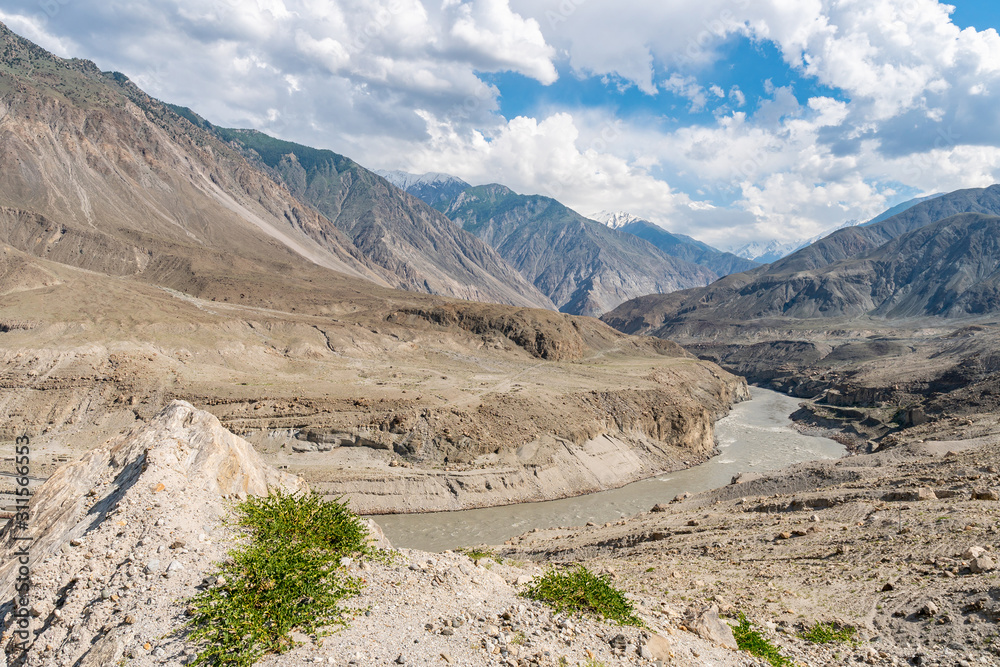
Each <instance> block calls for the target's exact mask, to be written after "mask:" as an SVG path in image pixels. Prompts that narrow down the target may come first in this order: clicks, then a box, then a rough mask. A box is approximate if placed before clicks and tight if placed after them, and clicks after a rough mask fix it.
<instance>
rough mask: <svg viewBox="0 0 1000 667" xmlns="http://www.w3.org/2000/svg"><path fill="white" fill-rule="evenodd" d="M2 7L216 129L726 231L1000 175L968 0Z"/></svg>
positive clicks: (32, 30)
mask: <svg viewBox="0 0 1000 667" xmlns="http://www.w3.org/2000/svg"><path fill="white" fill-rule="evenodd" d="M0 21H3V22H4V23H6V24H7V25H8V26H9V27H10V28H11V29H13V30H15V31H16V32H19V33H20V34H22V35H24V36H26V37H28V38H29V39H32V40H34V41H36V42H38V43H39V44H41V45H42V46H44V47H46V48H48V49H50V50H52V51H54V52H55V53H57V54H59V55H62V56H66V57H70V56H72V57H83V58H89V59H91V60H94V61H95V62H96V63H97V64H98V65H99V66H100V67H101V68H102V69H105V70H110V69H114V70H118V71H121V72H124V73H125V74H127V75H128V76H130V77H131V78H132V79H133V80H134V81H135V82H136V83H137V84H138V85H140V86H141V87H143V88H144V89H146V90H147V91H148V92H150V93H151V94H153V95H155V96H157V97H159V98H161V99H164V100H167V101H170V102H173V103H176V104H183V105H187V106H190V107H192V108H193V109H195V110H196V111H198V112H199V113H201V114H202V115H204V116H206V117H207V118H209V119H210V120H212V121H213V122H216V123H219V124H223V125H229V126H242V127H254V128H257V129H260V130H263V131H265V132H270V133H272V134H275V135H277V136H280V137H283V138H287V139H291V140H295V141H301V142H303V143H306V144H309V145H313V146H317V147H323V148H331V149H333V150H336V151H338V152H341V153H344V154H346V155H349V156H351V157H353V158H354V159H356V160H358V161H360V162H361V163H362V164H364V165H366V166H369V167H371V168H386V169H404V170H407V171H412V172H418V173H419V172H423V171H442V172H447V173H453V174H455V175H456V176H459V177H461V178H464V179H465V180H467V181H469V182H472V183H485V182H494V181H496V182H501V183H504V184H506V185H509V186H510V187H512V188H514V189H515V190H518V191H520V192H525V193H540V194H546V195H550V196H554V197H556V198H558V199H560V200H562V201H563V202H564V203H566V204H568V205H570V206H572V207H573V208H575V209H577V210H578V211H580V212H581V213H584V214H585V215H596V214H597V213H598V212H600V211H617V210H624V211H628V212H631V213H633V214H636V215H640V216H642V217H645V218H647V219H649V220H652V221H653V222H656V223H658V224H660V225H662V226H664V227H665V228H667V229H670V230H672V231H677V232H681V233H685V234H689V235H691V236H694V237H696V238H699V239H702V240H705V241H707V242H709V243H712V244H714V245H716V246H722V247H727V246H735V245H739V244H740V243H744V242H748V241H761V240H770V239H780V240H785V241H792V240H796V239H801V238H808V237H811V236H814V235H816V234H818V233H820V232H822V231H825V230H827V229H830V228H833V227H836V226H839V225H840V224H842V223H844V222H846V221H849V220H865V219H869V218H871V217H874V216H875V215H877V214H878V213H880V212H881V211H882V210H884V209H886V208H888V207H890V206H892V205H894V204H896V203H898V202H900V201H902V200H904V199H907V198H910V197H913V196H916V195H920V194H929V193H933V192H941V191H949V190H954V189H958V188H962V187H981V186H985V185H989V184H992V183H994V182H997V181H998V180H1000V114H998V112H997V109H1000V35H998V34H997V32H996V29H995V28H996V27H997V26H1000V8H998V7H997V5H996V4H995V3H992V2H986V1H984V0H976V1H965V2H959V3H956V4H954V5H952V4H943V3H940V2H938V1H937V0H864V1H861V0H851V1H847V0H701V1H700V2H698V3H681V2H675V1H672V0H671V1H664V0H630V1H627V2H613V1H612V0H433V1H432V0H329V1H325V2H315V1H314V0H130V2H127V3H123V2H117V3H116V2H111V3H109V2H106V1H105V2H98V1H97V0H72V1H69V0H65V1H64V0H58V1H54V2H51V3H39V2H38V1H37V0H7V1H6V2H5V3H4V7H3V8H2V9H0Z"/></svg>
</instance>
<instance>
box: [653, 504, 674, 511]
mask: <svg viewBox="0 0 1000 667" xmlns="http://www.w3.org/2000/svg"><path fill="white" fill-rule="evenodd" d="M649 511H650V512H657V513H660V512H669V511H670V507H669V506H668V505H664V504H663V503H657V504H655V505H653V509H651V510H649Z"/></svg>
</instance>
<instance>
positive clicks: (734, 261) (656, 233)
mask: <svg viewBox="0 0 1000 667" xmlns="http://www.w3.org/2000/svg"><path fill="white" fill-rule="evenodd" d="M593 218H594V219H595V220H597V221H598V222H602V223H604V224H605V225H607V226H608V227H610V228H611V229H617V230H619V231H623V232H627V233H629V234H632V235H633V236H637V237H639V238H640V239H643V240H645V241H649V242H650V243H652V244H653V245H654V246H656V247H657V248H659V249H660V250H662V251H663V252H665V253H667V254H668V255H670V256H671V257H676V258H678V259H683V260H684V261H686V262H691V263H692V264H698V265H700V266H704V267H706V268H707V269H710V270H711V271H712V272H713V273H715V274H716V275H717V276H720V277H721V276H728V275H729V274H731V273H739V272H741V271H749V270H750V269H753V268H754V267H756V266H757V265H758V264H757V262H754V261H751V260H747V259H744V258H742V257H737V256H736V255H734V254H732V253H728V252H722V251H721V250H716V249H715V248H713V247H712V246H710V245H708V244H707V243H702V242H701V241H699V240H697V239H693V238H691V237H690V236H685V235H683V234H675V233H673V232H668V231H667V230H665V229H663V228H662V227H660V226H659V225H656V224H653V223H651V222H649V221H648V220H643V219H642V218H639V217H637V216H635V215H632V214H631V213H626V212H621V211H619V212H615V213H607V212H604V213H598V214H597V215H596V216H593Z"/></svg>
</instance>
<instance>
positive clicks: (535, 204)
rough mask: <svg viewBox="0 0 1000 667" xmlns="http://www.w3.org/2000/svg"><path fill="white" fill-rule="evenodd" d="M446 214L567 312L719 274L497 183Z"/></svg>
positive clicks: (586, 311) (587, 311)
mask: <svg viewBox="0 0 1000 667" xmlns="http://www.w3.org/2000/svg"><path fill="white" fill-rule="evenodd" d="M445 213H446V215H447V216H448V217H449V218H451V219H452V220H453V221H455V223H456V224H458V225H459V226H461V227H462V228H463V229H465V230H466V231H469V232H471V233H473V234H475V235H476V236H478V237H479V238H481V239H483V240H484V241H486V242H487V243H488V244H490V245H491V246H492V247H494V248H496V249H497V252H499V253H500V255H501V256H503V257H504V258H505V259H506V260H507V261H508V262H510V263H511V264H512V265H513V266H515V267H516V268H517V269H518V270H519V271H521V273H522V274H523V275H524V276H525V278H527V279H528V280H529V281H530V282H531V283H532V284H534V285H535V286H536V287H537V288H538V289H539V290H540V291H541V292H542V293H543V294H545V295H546V296H548V297H549V298H550V299H552V301H553V302H554V303H555V304H556V306H558V308H559V309H560V310H561V311H563V312H567V313H573V314H577V315H600V314H601V313H604V312H606V311H608V310H610V309H611V308H613V307H615V306H617V305H618V304H620V303H621V302H623V301H626V300H628V299H630V298H633V297H635V296H638V295H640V294H649V293H651V292H657V293H665V292H672V291H674V290H678V289H683V288H685V287H691V286H694V285H706V284H708V283H710V282H711V281H712V280H714V279H715V278H716V277H717V276H716V275H715V273H713V272H712V271H710V270H708V269H706V268H705V267H701V266H697V265H695V264H691V263H688V262H685V261H683V260H679V259H677V258H675V257H671V256H670V255H667V254H666V253H664V252H662V251H660V250H658V249H657V248H655V247H654V246H653V245H652V244H650V243H648V242H647V241H643V240H642V239H639V238H637V237H635V236H633V235H631V234H627V233H625V232H620V231H616V230H613V229H609V228H608V227H606V226H605V225H602V224H600V223H598V222H595V221H593V220H588V219H587V218H584V217H583V216H581V215H579V214H578V213H575V212H574V211H572V210H570V209H568V208H566V207H565V206H563V205H562V204H560V203H559V202H557V201H555V200H554V199H550V198H548V197H541V196H523V195H518V194H516V193H514V192H513V191H512V190H510V189H509V188H506V187H504V186H502V185H487V186H482V187H476V188H471V189H469V190H466V191H465V192H463V193H462V194H461V195H459V196H458V198H457V199H456V200H455V201H454V202H452V204H451V205H450V206H449V207H448V209H447V211H446V212H445Z"/></svg>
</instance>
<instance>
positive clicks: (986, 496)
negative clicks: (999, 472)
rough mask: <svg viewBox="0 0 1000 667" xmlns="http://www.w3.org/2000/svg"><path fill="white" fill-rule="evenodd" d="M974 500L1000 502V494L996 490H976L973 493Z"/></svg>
mask: <svg viewBox="0 0 1000 667" xmlns="http://www.w3.org/2000/svg"><path fill="white" fill-rule="evenodd" d="M972 499H973V500H1000V492H998V491H997V490H996V489H976V490H975V491H973V492H972Z"/></svg>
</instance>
